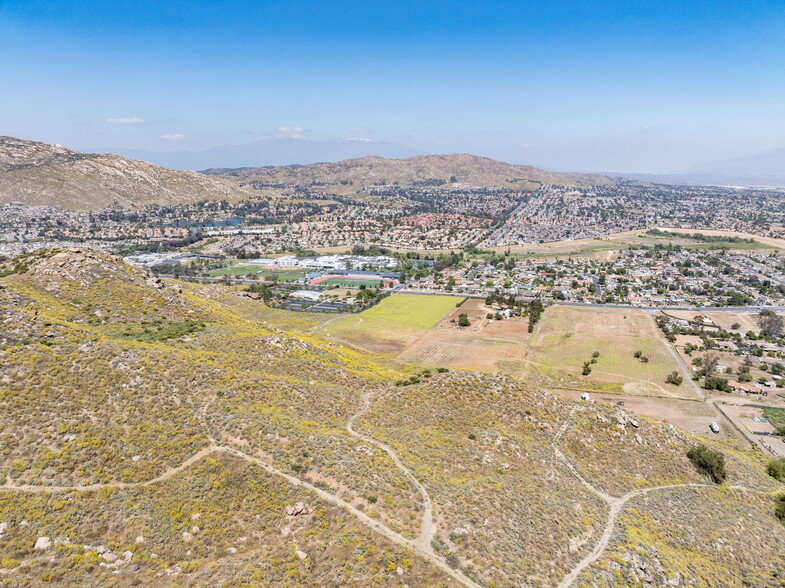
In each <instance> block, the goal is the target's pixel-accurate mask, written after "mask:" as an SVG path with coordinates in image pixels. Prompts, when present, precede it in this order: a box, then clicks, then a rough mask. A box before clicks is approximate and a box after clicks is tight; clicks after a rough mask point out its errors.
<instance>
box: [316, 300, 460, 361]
mask: <svg viewBox="0 0 785 588" xmlns="http://www.w3.org/2000/svg"><path fill="white" fill-rule="evenodd" d="M461 300H462V298H458V297H455V296H423V295H418V294H393V295H392V296H388V297H387V298H385V299H384V300H382V301H381V302H380V303H379V304H377V305H376V306H374V307H372V308H369V309H368V310H366V311H364V312H361V313H360V314H353V315H348V316H344V317H341V318H339V319H338V320H336V321H333V322H330V323H328V324H327V325H325V328H324V330H325V332H326V333H327V334H328V335H330V336H332V337H336V338H339V339H342V340H344V341H347V342H349V343H352V344H355V345H358V346H360V347H363V348H365V349H369V350H371V351H376V352H379V353H398V352H400V351H401V350H402V349H403V348H404V347H405V346H406V345H408V344H409V343H411V342H413V341H414V340H416V339H417V338H418V337H419V336H421V335H422V334H423V333H425V332H427V331H428V330H429V329H430V328H431V327H433V326H434V325H435V324H436V323H438V322H439V321H440V320H441V319H442V317H444V316H445V315H447V314H448V313H449V312H450V311H452V310H453V309H454V308H455V305H456V304H457V303H459V302H460V301H461Z"/></svg>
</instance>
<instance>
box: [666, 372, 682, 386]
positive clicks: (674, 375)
mask: <svg viewBox="0 0 785 588" xmlns="http://www.w3.org/2000/svg"><path fill="white" fill-rule="evenodd" d="M683 381H684V378H683V377H682V376H681V374H680V373H679V372H677V371H676V370H673V371H672V372H671V373H669V374H668V377H667V378H665V383H666V384H673V385H674V386H681V383H682V382H683Z"/></svg>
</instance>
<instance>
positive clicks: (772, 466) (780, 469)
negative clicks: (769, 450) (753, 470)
mask: <svg viewBox="0 0 785 588" xmlns="http://www.w3.org/2000/svg"><path fill="white" fill-rule="evenodd" d="M766 473H767V474H769V475H770V476H771V477H772V478H775V479H776V480H779V481H780V482H785V457H780V458H778V459H772V460H771V461H770V462H769V466H768V467H767V468H766Z"/></svg>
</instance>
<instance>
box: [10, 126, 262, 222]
mask: <svg viewBox="0 0 785 588" xmlns="http://www.w3.org/2000/svg"><path fill="white" fill-rule="evenodd" d="M249 195H250V192H248V191H246V190H244V189H242V188H240V187H239V186H237V185H236V183H232V182H229V181H227V180H226V179H224V178H218V177H213V176H206V175H204V174H199V173H196V172H192V171H177V170H171V169H166V168H163V167H159V166H157V165H153V164H152V163H147V162H145V161H136V160H133V159H128V158H126V157H120V156H119V155H111V154H109V155H102V154H94V153H80V152H79V151H73V150H71V149H68V148H66V147H63V146H62V145H49V144H47V143H39V142H38V141H27V140H24V139H16V138H14V137H0V203H9V202H20V203H24V204H31V205H48V206H57V207H61V208H71V209H81V210H87V209H94V208H103V207H106V206H110V205H113V204H118V205H120V206H124V207H127V208H135V207H140V206H144V205H145V204H152V203H156V204H182V203H187V202H198V201H200V200H221V199H230V200H231V199H240V198H244V197H248V196H249Z"/></svg>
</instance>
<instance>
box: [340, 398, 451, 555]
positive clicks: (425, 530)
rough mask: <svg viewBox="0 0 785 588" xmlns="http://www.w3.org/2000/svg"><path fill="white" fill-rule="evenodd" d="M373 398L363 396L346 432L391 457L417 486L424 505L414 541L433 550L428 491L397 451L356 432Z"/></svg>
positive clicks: (432, 524) (431, 510) (431, 514)
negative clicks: (361, 404)
mask: <svg viewBox="0 0 785 588" xmlns="http://www.w3.org/2000/svg"><path fill="white" fill-rule="evenodd" d="M372 396H373V393H372V392H369V393H367V394H366V395H365V396H363V406H362V408H361V409H360V411H359V412H357V413H355V414H354V415H353V416H352V417H351V418H350V419H349V422H347V423H346V432H347V433H349V434H350V435H352V436H354V437H357V438H358V439H360V440H362V441H365V442H366V443H370V444H371V445H375V446H376V447H378V448H379V449H381V450H382V451H384V452H385V453H386V454H387V455H389V456H390V459H392V460H393V462H394V463H395V465H396V467H397V468H398V469H399V470H401V471H402V472H403V473H404V474H405V475H406V477H407V478H409V480H411V482H412V484H414V485H415V487H416V488H417V491H418V492H419V493H420V496H421V497H422V504H423V515H422V520H421V521H420V534H419V535H418V536H417V538H416V539H415V540H414V541H415V543H417V544H418V545H420V547H423V548H426V549H431V541H433V538H434V536H435V535H436V523H435V522H434V520H433V504H432V503H431V497H430V496H429V495H428V491H427V490H426V489H425V486H423V485H422V484H421V483H420V481H419V480H418V479H417V478H415V476H414V474H413V473H412V472H411V470H410V469H409V468H407V467H406V466H405V465H403V463H402V462H401V460H400V459H399V458H398V455H397V454H396V453H395V451H393V450H392V448H390V446H388V445H385V444H384V443H382V442H381V441H377V440H376V439H373V438H371V437H366V436H365V435H363V434H362V433H358V432H357V431H355V430H354V422H355V421H356V420H357V419H358V418H360V417H361V416H363V415H364V414H365V413H366V412H367V411H368V409H369V408H370V407H371V397H372Z"/></svg>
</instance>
